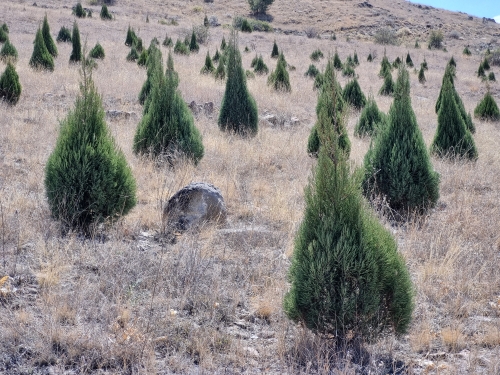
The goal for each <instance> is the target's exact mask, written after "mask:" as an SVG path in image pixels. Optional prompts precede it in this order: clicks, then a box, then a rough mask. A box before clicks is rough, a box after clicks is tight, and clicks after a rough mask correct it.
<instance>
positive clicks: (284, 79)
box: [267, 53, 292, 92]
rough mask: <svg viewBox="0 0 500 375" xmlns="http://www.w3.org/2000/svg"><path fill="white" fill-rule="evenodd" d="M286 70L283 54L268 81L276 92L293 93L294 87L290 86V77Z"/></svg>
mask: <svg viewBox="0 0 500 375" xmlns="http://www.w3.org/2000/svg"><path fill="white" fill-rule="evenodd" d="M286 68H287V64H286V61H285V57H284V56H283V53H280V56H279V57H278V62H277V64H276V70H274V72H271V74H270V75H269V78H268V79H267V84H268V85H271V86H272V87H273V88H274V89H275V90H276V91H284V92H290V91H292V87H291V86H290V77H289V75H288V71H287V70H286Z"/></svg>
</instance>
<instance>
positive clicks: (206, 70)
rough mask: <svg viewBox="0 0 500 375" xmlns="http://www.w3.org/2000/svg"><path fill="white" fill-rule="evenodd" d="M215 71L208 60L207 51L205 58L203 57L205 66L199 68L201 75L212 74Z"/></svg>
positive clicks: (210, 60) (208, 54) (209, 59)
mask: <svg viewBox="0 0 500 375" xmlns="http://www.w3.org/2000/svg"><path fill="white" fill-rule="evenodd" d="M214 71H215V66H214V64H213V63H212V59H211V58H210V53H209V52H208V51H207V56H206V57H205V65H203V68H201V72H200V73H201V74H212V73H213V72H214Z"/></svg>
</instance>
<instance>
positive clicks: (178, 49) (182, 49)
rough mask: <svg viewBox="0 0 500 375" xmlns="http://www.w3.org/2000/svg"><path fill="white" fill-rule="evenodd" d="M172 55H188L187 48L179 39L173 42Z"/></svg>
mask: <svg viewBox="0 0 500 375" xmlns="http://www.w3.org/2000/svg"><path fill="white" fill-rule="evenodd" d="M174 53H177V54H179V55H189V48H188V47H187V46H186V45H185V44H184V43H182V41H181V40H180V39H177V41H176V42H175V47H174Z"/></svg>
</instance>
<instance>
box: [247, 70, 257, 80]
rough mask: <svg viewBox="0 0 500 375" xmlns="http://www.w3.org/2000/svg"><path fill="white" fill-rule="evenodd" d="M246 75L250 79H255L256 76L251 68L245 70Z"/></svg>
mask: <svg viewBox="0 0 500 375" xmlns="http://www.w3.org/2000/svg"><path fill="white" fill-rule="evenodd" d="M245 76H246V77H247V78H248V79H254V78H255V74H253V72H252V71H250V70H245Z"/></svg>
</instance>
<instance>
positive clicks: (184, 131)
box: [134, 52, 204, 164]
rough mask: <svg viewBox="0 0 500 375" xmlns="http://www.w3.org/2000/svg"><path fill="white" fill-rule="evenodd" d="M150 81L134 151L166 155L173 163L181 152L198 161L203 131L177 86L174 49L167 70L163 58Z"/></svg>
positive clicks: (177, 78) (201, 152)
mask: <svg viewBox="0 0 500 375" xmlns="http://www.w3.org/2000/svg"><path fill="white" fill-rule="evenodd" d="M155 54H156V52H155ZM155 58H157V57H155ZM156 63H158V61H157V62H156ZM151 84H152V88H151V93H150V95H151V97H150V98H148V99H147V101H148V105H147V106H146V105H145V106H144V114H143V117H142V120H141V122H140V123H139V125H138V127H137V131H136V133H135V137H134V152H135V153H136V154H149V155H151V156H154V157H162V156H163V157H166V158H167V161H168V162H169V163H171V164H172V163H173V162H174V161H175V160H176V158H177V157H178V156H179V155H182V156H185V157H187V158H188V159H190V160H192V161H193V162H194V163H195V164H197V163H198V162H199V161H200V160H201V158H202V157H203V154H204V149H203V143H202V139H201V134H200V132H199V131H198V129H197V128H196V127H195V126H194V119H193V115H192V114H191V111H190V110H189V108H188V106H187V104H186V102H185V101H184V99H183V98H182V96H181V93H180V91H179V90H178V89H177V86H178V84H179V77H178V75H177V73H176V72H175V70H174V69H173V59H172V54H171V53H169V56H168V62H167V70H166V72H165V74H163V68H162V67H161V61H160V63H159V66H156V67H155V68H154V71H153V76H152V77H151Z"/></svg>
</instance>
